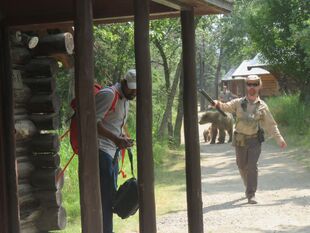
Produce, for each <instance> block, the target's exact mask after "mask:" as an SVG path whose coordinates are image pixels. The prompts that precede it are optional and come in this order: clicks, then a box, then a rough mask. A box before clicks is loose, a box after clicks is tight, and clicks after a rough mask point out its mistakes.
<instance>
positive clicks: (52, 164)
mask: <svg viewBox="0 0 310 233" xmlns="http://www.w3.org/2000/svg"><path fill="white" fill-rule="evenodd" d="M31 159H32V162H33V164H34V166H36V167H38V168H57V167H59V165H60V157H59V154H35V155H33V156H31Z"/></svg>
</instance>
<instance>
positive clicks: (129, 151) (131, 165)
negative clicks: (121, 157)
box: [127, 148, 135, 178]
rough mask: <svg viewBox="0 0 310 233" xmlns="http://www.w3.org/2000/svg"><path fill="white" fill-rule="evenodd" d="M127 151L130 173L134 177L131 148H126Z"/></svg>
mask: <svg viewBox="0 0 310 233" xmlns="http://www.w3.org/2000/svg"><path fill="white" fill-rule="evenodd" d="M127 152H128V157H129V161H130V168H131V174H132V177H134V178H135V173H134V171H133V155H132V151H131V148H128V149H127Z"/></svg>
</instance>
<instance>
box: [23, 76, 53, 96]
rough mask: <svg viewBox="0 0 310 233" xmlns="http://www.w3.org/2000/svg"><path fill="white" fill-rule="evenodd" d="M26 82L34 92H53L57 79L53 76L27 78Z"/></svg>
mask: <svg viewBox="0 0 310 233" xmlns="http://www.w3.org/2000/svg"><path fill="white" fill-rule="evenodd" d="M24 83H25V84H26V85H27V86H28V87H29V88H31V91H32V93H38V92H46V93H53V92H55V90H56V79H55V78H53V77H35V78H27V79H24Z"/></svg>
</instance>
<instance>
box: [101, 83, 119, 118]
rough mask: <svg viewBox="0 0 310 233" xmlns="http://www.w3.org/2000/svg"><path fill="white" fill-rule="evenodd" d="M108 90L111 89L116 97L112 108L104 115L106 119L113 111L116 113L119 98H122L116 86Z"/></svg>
mask: <svg viewBox="0 0 310 233" xmlns="http://www.w3.org/2000/svg"><path fill="white" fill-rule="evenodd" d="M108 88H109V89H111V90H112V91H113V94H114V97H113V100H112V104H111V107H110V108H109V110H108V111H107V112H106V114H105V115H104V117H106V116H107V115H108V114H109V113H110V112H111V111H113V112H115V107H116V104H117V101H118V100H119V98H120V93H119V92H118V90H117V89H116V88H115V87H114V86H111V87H108Z"/></svg>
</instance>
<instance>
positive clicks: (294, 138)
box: [266, 95, 310, 169]
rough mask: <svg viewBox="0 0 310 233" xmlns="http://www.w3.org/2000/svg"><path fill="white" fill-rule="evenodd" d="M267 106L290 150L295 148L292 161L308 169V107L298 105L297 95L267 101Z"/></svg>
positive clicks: (309, 112)
mask: <svg viewBox="0 0 310 233" xmlns="http://www.w3.org/2000/svg"><path fill="white" fill-rule="evenodd" d="M266 102H267V104H268V106H269V108H270V111H271V112H272V114H273V115H274V118H275V120H276V122H277V123H278V125H279V128H280V131H281V134H282V135H283V137H284V138H285V140H286V142H287V144H288V146H289V147H291V148H297V149H298V150H297V152H296V154H295V155H294V157H293V158H294V159H296V160H298V161H300V162H301V163H302V164H303V165H304V166H305V167H307V168H308V169H310V127H309V125H310V106H309V105H305V104H304V103H300V102H299V99H298V95H283V96H280V97H273V98H270V99H268V100H267V101H266Z"/></svg>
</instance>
